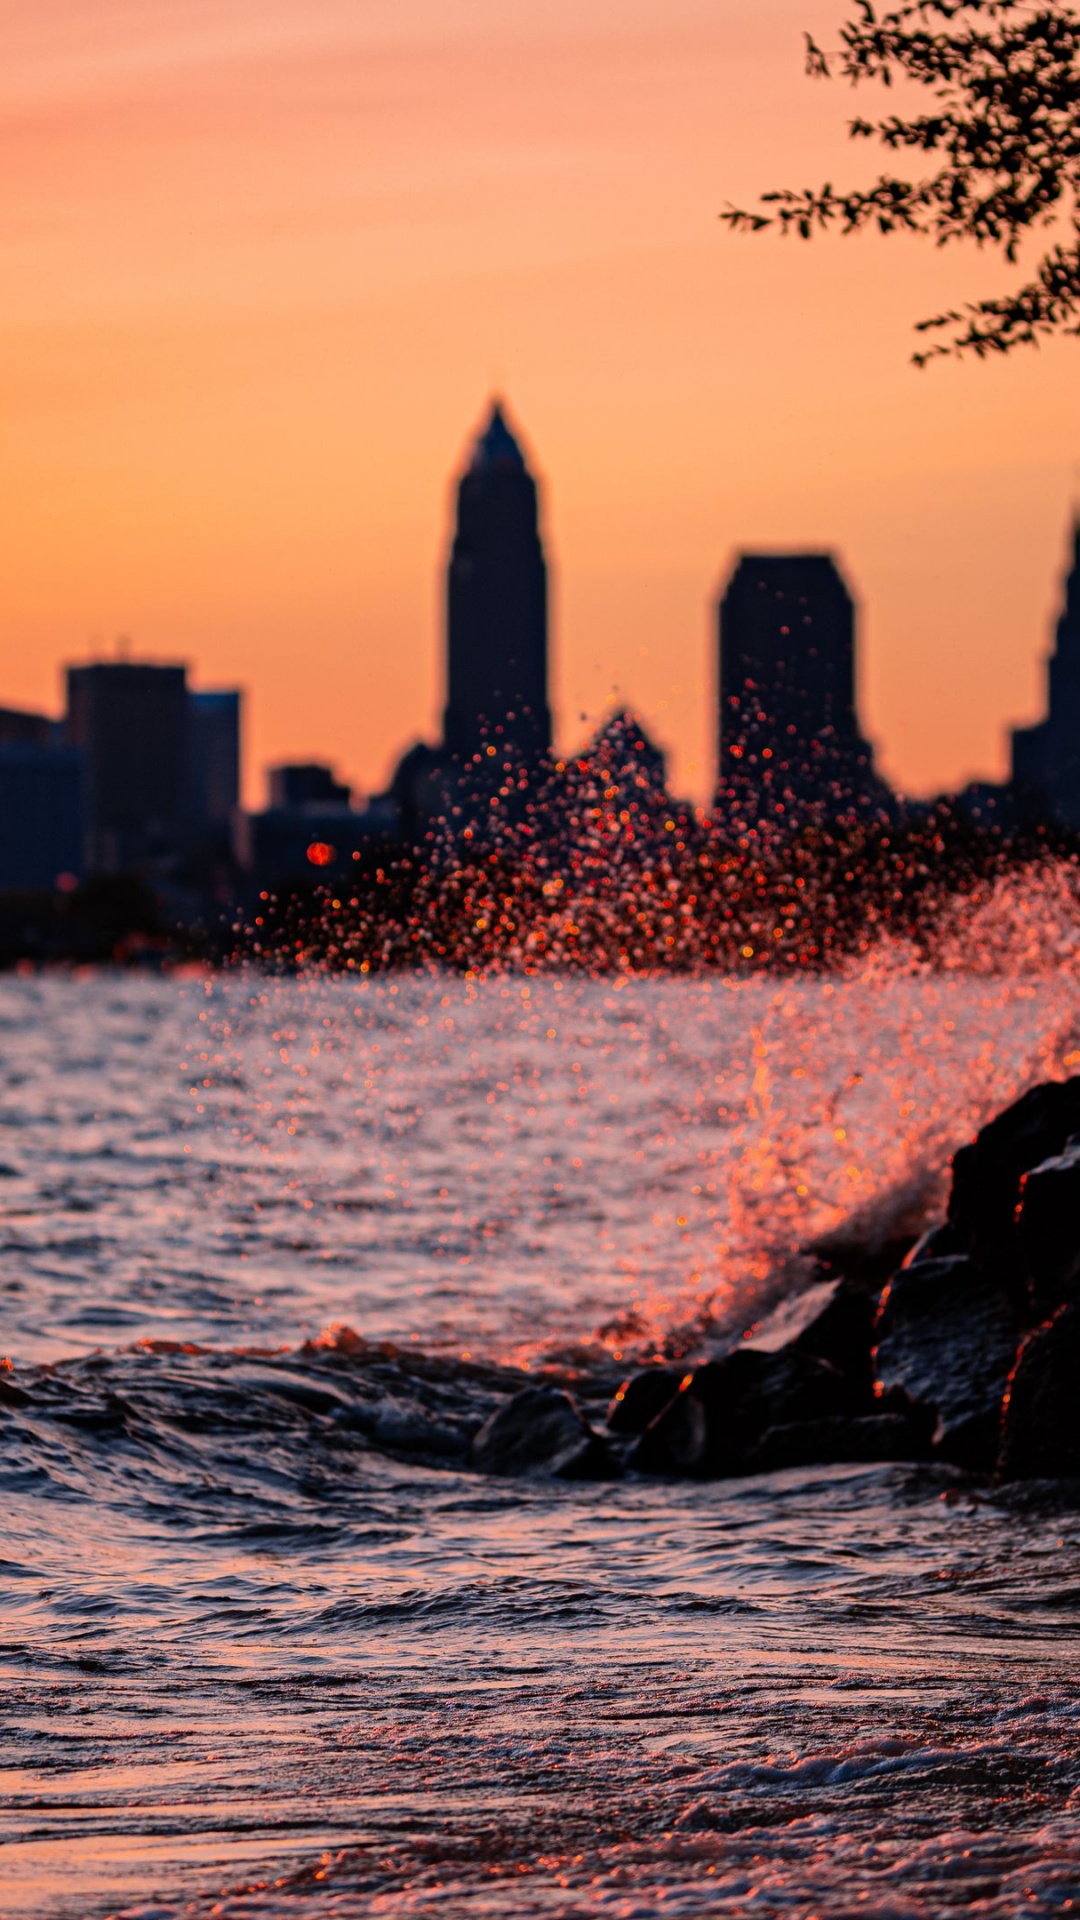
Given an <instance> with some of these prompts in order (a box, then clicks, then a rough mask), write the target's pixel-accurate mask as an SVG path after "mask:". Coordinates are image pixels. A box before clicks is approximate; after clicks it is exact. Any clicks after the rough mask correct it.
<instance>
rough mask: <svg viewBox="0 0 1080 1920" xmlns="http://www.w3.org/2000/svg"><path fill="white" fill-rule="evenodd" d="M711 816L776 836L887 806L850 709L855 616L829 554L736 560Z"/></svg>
mask: <svg viewBox="0 0 1080 1920" xmlns="http://www.w3.org/2000/svg"><path fill="white" fill-rule="evenodd" d="M719 627H720V631H719V642H720V663H719V693H720V711H719V734H720V739H719V783H718V790H717V808H718V810H719V812H720V814H721V816H722V817H726V818H727V819H729V820H730V821H732V822H737V823H738V824H741V825H746V826H751V827H756V826H760V825H764V824H768V825H769V826H770V827H774V828H777V829H784V828H787V827H793V826H798V825H800V824H801V823H803V822H805V821H810V820H817V821H822V822H824V821H830V820H838V819H843V818H846V817H848V816H850V815H854V814H861V813H865V812H867V811H873V812H885V811H887V810H888V808H889V805H890V801H891V796H890V794H889V792H888V789H887V788H886V787H885V785H884V783H883V782H881V781H879V780H878V778H877V776H876V774H875V773H874V763H873V752H872V749H871V747H870V745H869V743H868V742H867V741H866V740H865V739H864V738H863V735H862V733H861V731H860V729H859V721H858V714H857V711H856V705H855V608H854V604H853V602H852V598H851V595H850V593H849V592H848V589H847V587H846V585H845V583H844V580H843V578H842V576H841V574H840V571H839V569H838V567H837V565H836V562H835V561H834V560H833V558H832V556H831V555H830V554H826V553H785V554H743V555H742V556H741V557H740V559H739V561H738V563H737V565H736V567H735V570H734V572H733V573H732V575H731V578H730V579H729V581H728V583H727V586H726V588H725V590H724V594H723V597H722V599H721V601H720V617H719Z"/></svg>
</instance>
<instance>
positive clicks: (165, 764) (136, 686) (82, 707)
mask: <svg viewBox="0 0 1080 1920" xmlns="http://www.w3.org/2000/svg"><path fill="white" fill-rule="evenodd" d="M67 736H68V740H69V741H70V743H71V745H72V746H74V747H78V748H79V749H80V750H81V752H82V754H83V756H84V759H85V766H86V788H85V793H86V820H85V846H86V868H87V871H88V872H89V873H102V874H119V873H140V872H146V871H148V870H151V869H153V868H155V867H157V866H158V865H160V863H161V862H163V861H165V860H167V859H169V858H170V857H175V856H176V854H177V852H178V851H179V849H180V848H181V847H182V845H183V844H184V839H185V829H186V825H187V815H188V791H189V789H188V758H187V747H188V700H187V673H186V670H185V668H184V667H182V666H148V665H144V664H141V663H140V664H136V663H134V662H131V661H126V660H116V661H113V660H109V661H96V662H94V663H93V664H91V665H89V666H79V667H69V668H68V670H67Z"/></svg>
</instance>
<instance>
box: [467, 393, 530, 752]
mask: <svg viewBox="0 0 1080 1920" xmlns="http://www.w3.org/2000/svg"><path fill="white" fill-rule="evenodd" d="M446 655H447V671H446V680H447V688H446V692H447V698H446V711H445V716H444V723H443V730H444V741H445V745H446V748H447V750H448V751H449V752H450V753H451V754H453V755H454V757H455V758H456V759H457V760H459V761H462V762H464V761H467V760H471V759H474V758H475V756H477V755H479V754H483V755H484V757H485V759H486V758H488V757H491V758H498V759H500V760H501V755H500V754H499V753H498V749H499V747H500V746H503V747H510V748H513V749H514V750H515V752H516V753H517V754H518V755H519V756H522V757H524V758H525V759H528V760H536V759H538V758H539V757H540V756H541V755H543V754H544V753H545V752H546V751H547V748H548V747H549V746H550V744H551V714H550V711H549V708H548V689H547V568H546V565H545V562H544V550H543V546H542V544H541V540H540V530H539V523H538V508H537V493H536V482H535V480H534V479H533V476H532V474H531V473H530V472H529V469H528V467H527V466H526V463H525V456H524V454H523V453H522V451H521V448H520V446H519V445H518V442H517V440H516V439H515V437H514V435H513V433H512V432H511V431H510V428H509V426H508V425H507V422H506V415H505V413H504V411H503V407H502V403H501V401H499V400H498V399H496V400H493V402H492V405H491V411H490V414H489V416H488V421H487V425H486V426H485V427H484V429H483V431H482V432H481V434H480V435H479V437H478V438H477V440H476V442H475V444H474V446H473V448H472V452H471V454H470V457H469V462H468V465H467V467H466V469H465V472H464V473H463V474H462V476H461V479H460V481H459V483H458V493H457V522H456V528H455V532H454V540H453V546H452V548H451V553H450V566H449V573H448V579H447V610H446ZM488 747H494V748H495V749H496V753H495V755H493V756H488V755H487V748H488Z"/></svg>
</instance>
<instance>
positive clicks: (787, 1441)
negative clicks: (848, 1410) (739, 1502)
mask: <svg viewBox="0 0 1080 1920" xmlns="http://www.w3.org/2000/svg"><path fill="white" fill-rule="evenodd" d="M931 1428H932V1421H930V1420H928V1419H925V1418H923V1417H921V1415H920V1413H919V1412H918V1410H916V1409H912V1410H911V1411H910V1412H907V1413H877V1414H864V1415H862V1416H859V1417H857V1418H855V1419H852V1420H844V1419H831V1420H798V1421H792V1422H791V1423H790V1424H789V1425H787V1426H779V1427H768V1428H766V1430H765V1432H764V1433H763V1434H762V1437H761V1440H760V1441H759V1443H758V1445H757V1447H756V1448H755V1450H754V1453H753V1455H752V1456H751V1461H750V1466H751V1470H752V1471H753V1472H754V1473H774V1472H776V1471H777V1470H778V1469H779V1468H781V1467H824V1466H839V1465H845V1464H846V1465H850V1464H858V1465H871V1464H873V1463H875V1462H880V1461H884V1460H923V1459H925V1458H926V1457H927V1455H928V1454H929V1452H930V1435H931Z"/></svg>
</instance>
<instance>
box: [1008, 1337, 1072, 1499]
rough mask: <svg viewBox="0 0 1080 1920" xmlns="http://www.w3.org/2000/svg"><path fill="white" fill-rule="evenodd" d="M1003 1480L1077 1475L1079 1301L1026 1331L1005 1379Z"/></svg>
mask: <svg viewBox="0 0 1080 1920" xmlns="http://www.w3.org/2000/svg"><path fill="white" fill-rule="evenodd" d="M998 1472H999V1475H1000V1477H1001V1478H1002V1479H1003V1480H1036V1479H1043V1478H1049V1477H1052V1476H1057V1475H1062V1476H1064V1475H1072V1476H1077V1475H1080V1300H1074V1301H1072V1302H1071V1304H1070V1305H1068V1306H1064V1307H1059V1308H1058V1311H1057V1312H1056V1313H1055V1314H1054V1316H1053V1318H1052V1319H1050V1320H1047V1321H1046V1322H1045V1324H1044V1325H1043V1326H1041V1327H1036V1329H1035V1331H1034V1333H1029V1334H1028V1337H1027V1339H1026V1340H1025V1341H1024V1343H1023V1345H1022V1347H1021V1348H1020V1352H1019V1353H1018V1355H1017V1358H1016V1365H1015V1367H1014V1369H1013V1372H1012V1376H1011V1378H1010V1380H1009V1385H1008V1391H1007V1394H1006V1399H1005V1411H1004V1417H1003V1420H1002V1429H1001V1455H1000V1458H999V1461H998Z"/></svg>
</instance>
